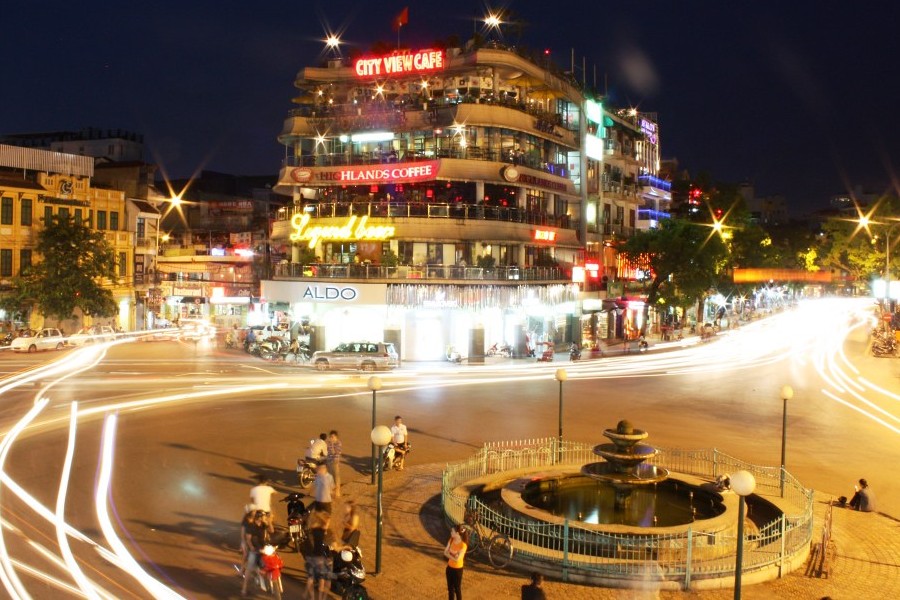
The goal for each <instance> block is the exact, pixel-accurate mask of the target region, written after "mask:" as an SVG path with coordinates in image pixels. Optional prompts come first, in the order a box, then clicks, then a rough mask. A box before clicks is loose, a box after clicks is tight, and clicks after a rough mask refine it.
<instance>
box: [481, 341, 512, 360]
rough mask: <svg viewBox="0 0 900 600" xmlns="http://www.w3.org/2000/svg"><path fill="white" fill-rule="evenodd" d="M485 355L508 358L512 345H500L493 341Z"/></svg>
mask: <svg viewBox="0 0 900 600" xmlns="http://www.w3.org/2000/svg"><path fill="white" fill-rule="evenodd" d="M487 355H488V356H502V357H504V358H509V357H510V356H512V346H510V345H509V344H503V345H502V346H500V345H499V344H498V343H495V344H494V345H493V346H491V347H490V348H488V351H487Z"/></svg>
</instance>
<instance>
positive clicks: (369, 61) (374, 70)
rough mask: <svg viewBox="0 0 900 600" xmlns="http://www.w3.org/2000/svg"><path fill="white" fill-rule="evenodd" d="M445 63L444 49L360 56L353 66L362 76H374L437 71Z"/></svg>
mask: <svg viewBox="0 0 900 600" xmlns="http://www.w3.org/2000/svg"><path fill="white" fill-rule="evenodd" d="M445 65H446V61H445V60H444V51H443V50H419V51H418V52H402V53H396V54H389V55H387V56H376V57H371V58H360V59H358V60H357V61H356V62H355V63H353V68H354V69H355V71H356V74H357V75H359V76H360V77H372V76H377V75H403V74H406V73H422V72H425V71H437V70H439V69H443V68H444V66H445Z"/></svg>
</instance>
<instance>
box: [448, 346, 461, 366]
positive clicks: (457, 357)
mask: <svg viewBox="0 0 900 600" xmlns="http://www.w3.org/2000/svg"><path fill="white" fill-rule="evenodd" d="M447 360H448V361H450V362H453V363H457V364H459V363H461V362H462V361H463V358H462V354H460V353H459V352H457V350H456V348H455V347H453V346H448V347H447Z"/></svg>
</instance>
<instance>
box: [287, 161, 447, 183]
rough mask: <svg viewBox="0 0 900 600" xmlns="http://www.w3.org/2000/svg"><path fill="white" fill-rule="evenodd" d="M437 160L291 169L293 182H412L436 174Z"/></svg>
mask: <svg viewBox="0 0 900 600" xmlns="http://www.w3.org/2000/svg"><path fill="white" fill-rule="evenodd" d="M440 164H441V163H440V161H438V160H426V161H419V162H409V163H394V164H383V165H362V166H356V167H349V166H348V167H318V168H317V167H297V168H296V169H291V179H293V180H294V181H295V182H296V183H307V184H316V183H321V184H339V185H355V184H359V185H373V184H374V185H377V184H383V183H414V182H416V181H430V180H432V179H434V178H435V177H436V176H437V173H438V167H439V166H440Z"/></svg>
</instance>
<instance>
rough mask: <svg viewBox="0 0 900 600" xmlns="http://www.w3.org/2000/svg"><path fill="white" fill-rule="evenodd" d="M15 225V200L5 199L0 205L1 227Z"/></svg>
mask: <svg viewBox="0 0 900 600" xmlns="http://www.w3.org/2000/svg"><path fill="white" fill-rule="evenodd" d="M12 224H13V199H12V198H7V197H6V196H4V197H3V200H2V203H0V225H12Z"/></svg>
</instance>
